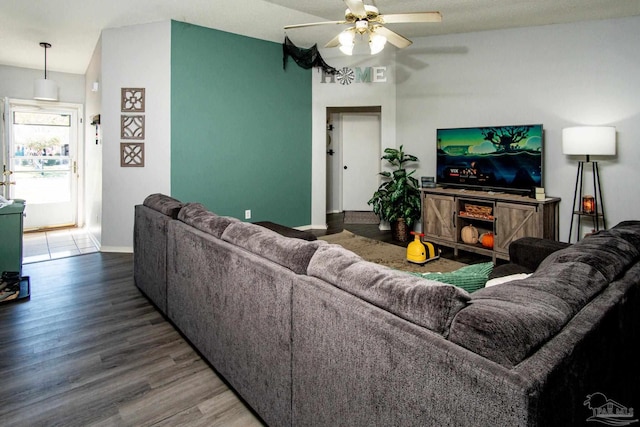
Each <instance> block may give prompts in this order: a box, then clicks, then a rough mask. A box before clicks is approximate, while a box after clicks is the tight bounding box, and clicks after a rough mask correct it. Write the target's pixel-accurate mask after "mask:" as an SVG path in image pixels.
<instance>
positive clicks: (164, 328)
mask: <svg viewBox="0 0 640 427" xmlns="http://www.w3.org/2000/svg"><path fill="white" fill-rule="evenodd" d="M132 266H133V257H132V255H131V254H113V253H94V254H87V255H80V256H75V257H71V258H64V259H58V260H52V261H45V262H40V263H33V264H27V265H25V266H24V268H23V275H28V276H29V277H30V279H31V298H30V299H29V300H25V301H19V302H11V303H3V304H1V305H0V325H2V326H1V327H0V425H2V426H4V427H6V426H178V425H180V426H183V425H184V426H243V427H244V426H260V425H263V424H262V423H261V422H260V421H259V420H258V419H257V418H256V416H255V415H254V414H253V413H252V412H251V411H250V410H249V409H248V408H247V407H246V406H245V405H244V404H243V402H242V401H241V400H240V399H239V398H238V397H237V396H236V395H235V394H234V393H233V391H231V390H230V389H229V387H227V385H226V384H225V383H224V382H223V381H222V380H221V379H220V378H219V377H218V376H217V375H216V373H215V372H214V371H213V370H212V369H211V367H210V366H209V365H208V364H207V363H205V362H204V361H203V360H202V358H201V357H200V356H199V355H198V354H197V353H196V352H195V351H194V350H193V349H192V348H191V346H190V345H189V344H188V343H187V342H186V341H185V340H184V339H183V338H182V336H181V335H180V334H179V333H178V332H176V330H175V329H174V328H173V326H172V325H171V324H170V323H169V322H167V321H166V320H165V319H164V318H163V317H162V315H161V314H159V312H158V311H157V310H156V309H155V307H154V306H153V305H151V303H149V301H148V300H147V299H146V298H145V297H144V296H143V295H142V294H141V293H140V292H139V291H138V289H137V288H136V287H135V285H134V283H133V279H132V276H133V271H132Z"/></svg>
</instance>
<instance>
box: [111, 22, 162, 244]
mask: <svg viewBox="0 0 640 427" xmlns="http://www.w3.org/2000/svg"><path fill="white" fill-rule="evenodd" d="M101 62H102V70H101V76H102V84H101V96H102V109H101V119H102V131H103V145H102V153H103V157H102V171H103V174H102V194H103V198H102V245H101V250H102V251H105V252H130V251H132V250H133V217H134V206H135V205H137V204H140V203H142V202H143V200H144V198H145V197H146V196H148V195H149V194H152V193H164V194H171V180H170V179H171V176H170V169H171V163H170V161H171V126H170V120H171V22H170V21H165V22H159V23H153V24H146V25H138V26H132V27H123V28H114V29H107V30H104V31H103V32H102V61H101ZM127 87H130V88H145V91H146V102H145V104H146V111H145V113H144V115H145V139H144V143H145V160H144V167H120V142H121V139H120V116H121V111H120V89H121V88H127Z"/></svg>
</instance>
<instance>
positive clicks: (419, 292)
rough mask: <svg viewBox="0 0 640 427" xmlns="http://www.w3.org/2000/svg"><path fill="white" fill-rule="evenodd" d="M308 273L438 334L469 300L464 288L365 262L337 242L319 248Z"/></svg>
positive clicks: (445, 331)
mask: <svg viewBox="0 0 640 427" xmlns="http://www.w3.org/2000/svg"><path fill="white" fill-rule="evenodd" d="M307 274H308V275H309V276H313V277H316V278H318V279H322V280H324V281H326V282H329V283H331V284H333V285H334V286H336V287H338V288H340V289H342V290H344V291H346V292H348V293H350V294H352V295H355V296H357V297H359V298H362V299H363V300H365V301H367V302H369V303H371V304H373V305H375V306H377V307H380V308H382V309H384V310H387V311H389V312H391V313H393V314H395V315H397V316H399V317H402V318H403V319H406V320H408V321H410V322H413V323H415V324H417V325H420V326H422V327H424V328H427V329H430V330H432V331H434V332H437V333H439V334H441V335H446V334H447V333H448V331H449V325H450V324H451V321H452V319H453V316H454V315H455V313H457V312H458V311H459V310H460V309H462V308H463V307H464V306H465V305H466V302H467V301H468V300H469V294H468V293H467V292H466V291H464V290H463V289H460V288H457V287H455V286H452V285H448V284H444V283H441V282H435V281H432V280H425V279H422V278H420V277H416V276H412V275H409V274H407V273H406V272H403V271H397V270H393V269H390V268H388V267H384V266H381V265H378V264H374V263H371V262H368V261H364V260H362V259H361V258H360V257H359V256H357V255H355V254H354V253H353V252H351V251H348V250H346V249H344V248H342V247H340V246H338V245H326V246H323V247H321V248H318V250H317V251H316V253H315V254H314V256H313V257H312V258H311V262H310V263H309V268H308V269H307Z"/></svg>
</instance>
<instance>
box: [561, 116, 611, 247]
mask: <svg viewBox="0 0 640 427" xmlns="http://www.w3.org/2000/svg"><path fill="white" fill-rule="evenodd" d="M562 152H563V154H565V155H577V156H585V157H586V161H582V160H580V161H579V162H578V173H577V175H576V185H575V188H574V191H573V205H572V214H571V226H570V227H569V240H568V241H569V243H571V234H572V231H573V221H574V218H575V217H578V225H577V234H578V236H577V240H580V224H581V219H582V217H583V216H586V217H591V218H592V219H593V223H594V227H595V230H596V231H598V230H599V228H600V221H602V228H603V229H606V228H607V221H606V217H605V214H604V204H603V203H602V190H601V188H600V174H599V171H598V162H597V161H591V158H590V156H615V154H616V128H614V127H611V126H577V127H570V128H565V129H563V130H562ZM585 163H591V172H592V177H593V191H594V195H593V196H591V195H585V194H584V193H583V188H584V187H583V185H582V183H583V179H582V177H583V171H584V164H585Z"/></svg>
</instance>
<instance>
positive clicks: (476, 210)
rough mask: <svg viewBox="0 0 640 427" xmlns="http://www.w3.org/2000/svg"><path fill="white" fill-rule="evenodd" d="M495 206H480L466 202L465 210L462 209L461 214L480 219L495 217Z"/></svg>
mask: <svg viewBox="0 0 640 427" xmlns="http://www.w3.org/2000/svg"><path fill="white" fill-rule="evenodd" d="M492 213H493V208H492V207H491V206H478V205H472V204H469V203H465V205H464V210H463V211H460V215H461V216H467V217H470V218H480V219H488V220H492V219H493V215H492Z"/></svg>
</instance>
